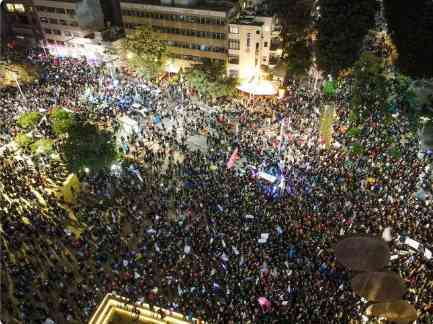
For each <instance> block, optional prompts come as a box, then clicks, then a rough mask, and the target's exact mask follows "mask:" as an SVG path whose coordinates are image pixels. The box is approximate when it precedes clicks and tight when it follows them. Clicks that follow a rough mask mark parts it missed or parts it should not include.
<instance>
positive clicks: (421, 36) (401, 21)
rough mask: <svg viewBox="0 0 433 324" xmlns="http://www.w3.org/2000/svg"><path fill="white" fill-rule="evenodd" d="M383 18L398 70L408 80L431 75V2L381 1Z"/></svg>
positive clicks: (432, 34)
mask: <svg viewBox="0 0 433 324" xmlns="http://www.w3.org/2000/svg"><path fill="white" fill-rule="evenodd" d="M384 8H385V18H386V20H387V23H388V28H389V31H390V34H391V38H392V40H393V41H394V43H395V45H396V47H397V50H398V53H399V56H398V60H397V66H398V67H399V69H400V71H401V72H403V73H405V74H407V75H409V76H412V77H432V76H433V59H432V58H433V18H432V17H433V2H432V1H431V0H417V1H413V2H410V3H408V2H407V1H403V0H384Z"/></svg>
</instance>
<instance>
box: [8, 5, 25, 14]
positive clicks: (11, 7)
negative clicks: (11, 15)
mask: <svg viewBox="0 0 433 324" xmlns="http://www.w3.org/2000/svg"><path fill="white" fill-rule="evenodd" d="M6 9H7V11H9V12H20V13H23V12H26V9H25V8H24V5H23V4H21V3H15V4H13V3H7V4H6Z"/></svg>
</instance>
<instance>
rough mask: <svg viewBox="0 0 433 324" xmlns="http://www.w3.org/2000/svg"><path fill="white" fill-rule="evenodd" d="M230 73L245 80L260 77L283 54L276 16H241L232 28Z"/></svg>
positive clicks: (229, 52) (231, 24) (229, 49)
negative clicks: (264, 69) (265, 68)
mask: <svg viewBox="0 0 433 324" xmlns="http://www.w3.org/2000/svg"><path fill="white" fill-rule="evenodd" d="M228 30H229V32H228V62H227V63H228V64H227V70H228V74H229V75H230V76H232V77H238V78H239V79H241V80H249V79H251V78H253V77H260V74H261V73H262V70H263V68H264V67H269V68H272V67H274V66H275V65H276V64H277V62H278V60H279V58H280V57H281V54H282V49H281V41H280V39H279V30H278V25H277V24H276V22H275V18H273V17H272V16H253V15H249V16H240V17H239V18H238V19H236V20H234V21H232V22H231V23H230V24H229V27H228Z"/></svg>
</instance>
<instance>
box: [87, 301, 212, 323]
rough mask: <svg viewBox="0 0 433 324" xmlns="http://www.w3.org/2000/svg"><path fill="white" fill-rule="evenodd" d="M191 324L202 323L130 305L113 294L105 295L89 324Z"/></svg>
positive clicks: (167, 312)
mask: <svg viewBox="0 0 433 324" xmlns="http://www.w3.org/2000/svg"><path fill="white" fill-rule="evenodd" d="M120 323H122V324H128V323H131V324H147V323H153V324H192V323H197V324H199V323H202V324H204V322H203V321H198V320H197V319H195V318H193V319H192V321H189V320H187V319H186V317H185V316H184V315H182V314H180V313H176V312H172V311H168V310H166V309H162V308H159V307H156V306H155V307H151V306H150V305H149V304H145V303H141V304H136V305H131V304H129V303H128V301H127V300H126V299H125V298H123V297H119V296H116V295H113V294H107V295H106V296H105V298H104V300H103V301H102V303H101V304H100V305H99V306H98V308H97V309H96V311H95V313H94V314H93V315H92V317H91V318H90V321H89V324H120Z"/></svg>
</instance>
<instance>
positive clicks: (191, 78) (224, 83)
mask: <svg viewBox="0 0 433 324" xmlns="http://www.w3.org/2000/svg"><path fill="white" fill-rule="evenodd" d="M185 81H186V83H187V84H188V85H189V86H190V87H192V88H194V89H195V90H196V91H197V92H198V93H199V95H200V96H201V97H203V98H205V99H216V98H219V97H224V96H233V95H235V94H236V85H237V82H236V80H235V79H232V78H227V77H226V73H225V65H224V64H221V63H217V62H212V63H209V64H197V65H194V67H193V68H192V69H191V71H189V72H187V73H185Z"/></svg>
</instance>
